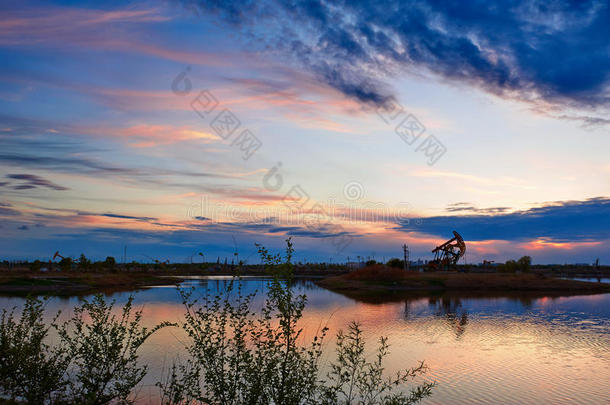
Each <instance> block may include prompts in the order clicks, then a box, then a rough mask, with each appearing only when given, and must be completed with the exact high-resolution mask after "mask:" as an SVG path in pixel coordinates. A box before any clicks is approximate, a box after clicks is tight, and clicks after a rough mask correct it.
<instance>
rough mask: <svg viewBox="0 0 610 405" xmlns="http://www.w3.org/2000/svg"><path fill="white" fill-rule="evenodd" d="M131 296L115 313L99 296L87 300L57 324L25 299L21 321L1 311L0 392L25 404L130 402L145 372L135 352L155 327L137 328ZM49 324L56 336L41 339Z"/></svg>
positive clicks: (40, 307)
mask: <svg viewBox="0 0 610 405" xmlns="http://www.w3.org/2000/svg"><path fill="white" fill-rule="evenodd" d="M132 300H133V298H129V300H128V302H127V304H126V305H125V306H124V307H123V310H122V313H121V315H120V316H119V317H117V316H115V315H113V314H112V308H113V306H114V301H113V302H111V303H106V301H105V300H104V298H103V296H102V295H96V296H95V297H94V298H93V299H92V300H91V301H87V300H85V301H84V302H83V303H82V304H81V305H80V306H77V307H76V308H75V310H74V313H75V314H74V316H73V317H72V318H71V319H69V320H68V321H66V322H64V323H63V324H61V325H58V324H57V323H56V321H57V319H58V317H59V314H58V315H57V316H56V317H55V319H54V320H53V322H52V323H51V325H50V326H45V324H44V322H43V302H42V301H41V300H39V299H36V298H28V299H27V301H26V303H25V306H24V309H23V312H22V314H21V319H20V320H18V321H17V320H15V317H14V313H13V312H10V313H9V312H6V311H4V312H3V314H2V318H1V319H0V360H1V362H0V364H2V367H0V396H1V397H4V398H8V399H10V400H11V401H13V402H16V403H26V404H36V405H40V404H82V405H89V404H91V405H93V404H107V403H111V402H118V403H122V404H127V403H132V402H133V401H132V400H131V399H130V394H131V392H132V390H133V388H134V387H135V386H136V385H137V384H138V383H139V382H140V381H141V380H142V378H143V377H144V375H145V374H146V370H147V366H146V365H139V364H138V354H137V351H138V349H139V348H140V346H141V345H142V344H143V343H144V342H145V341H146V339H148V337H150V335H151V334H152V333H154V332H155V331H156V330H157V329H159V328H161V327H164V326H167V325H168V324H167V323H163V324H160V325H158V326H156V327H154V328H152V329H146V328H142V327H141V326H140V324H141V319H142V313H141V311H137V312H136V313H135V314H132ZM50 328H53V329H54V330H55V331H56V332H57V333H58V335H59V340H58V342H57V343H56V344H55V345H54V346H51V345H49V344H48V343H45V340H47V339H48V333H49V330H50Z"/></svg>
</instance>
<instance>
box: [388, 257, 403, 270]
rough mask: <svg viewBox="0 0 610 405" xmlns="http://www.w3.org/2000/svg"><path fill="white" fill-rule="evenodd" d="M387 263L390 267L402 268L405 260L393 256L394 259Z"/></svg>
mask: <svg viewBox="0 0 610 405" xmlns="http://www.w3.org/2000/svg"><path fill="white" fill-rule="evenodd" d="M387 265H388V266H390V267H396V268H399V269H402V268H403V267H404V260H400V259H397V258H392V259H390V260H388V263H387Z"/></svg>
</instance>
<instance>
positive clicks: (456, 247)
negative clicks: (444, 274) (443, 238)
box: [428, 231, 466, 271]
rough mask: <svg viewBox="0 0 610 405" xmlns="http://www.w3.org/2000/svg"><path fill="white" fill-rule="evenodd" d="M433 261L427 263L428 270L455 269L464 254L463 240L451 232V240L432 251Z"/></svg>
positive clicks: (464, 244)
mask: <svg viewBox="0 0 610 405" xmlns="http://www.w3.org/2000/svg"><path fill="white" fill-rule="evenodd" d="M432 253H434V260H432V261H430V262H429V263H428V270H429V271H435V270H449V269H453V268H455V266H456V265H457V263H458V260H460V258H461V257H462V256H464V253H466V243H465V242H464V238H462V236H461V235H460V234H459V233H457V232H456V231H453V238H452V239H449V240H448V241H447V242H445V243H443V244H442V245H439V246H437V247H435V248H434V249H433V250H432Z"/></svg>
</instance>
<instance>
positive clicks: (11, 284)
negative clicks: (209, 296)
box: [0, 271, 181, 295]
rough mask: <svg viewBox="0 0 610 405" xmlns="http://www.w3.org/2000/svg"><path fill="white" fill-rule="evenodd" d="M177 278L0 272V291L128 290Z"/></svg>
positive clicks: (76, 292)
mask: <svg viewBox="0 0 610 405" xmlns="http://www.w3.org/2000/svg"><path fill="white" fill-rule="evenodd" d="M179 281H181V280H180V279H176V278H168V277H163V275H162V274H156V273H148V272H133V273H112V272H104V273H92V272H91V273H89V272H82V273H81V272H76V271H74V272H70V273H63V274H43V273H31V274H27V275H24V274H15V273H12V274H11V273H0V293H4V294H31V293H39V294H51V295H81V294H90V293H92V292H114V291H128V290H133V289H136V288H140V287H146V286H151V285H171V284H176V283H177V282H179Z"/></svg>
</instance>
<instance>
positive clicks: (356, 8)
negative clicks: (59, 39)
mask: <svg viewBox="0 0 610 405" xmlns="http://www.w3.org/2000/svg"><path fill="white" fill-rule="evenodd" d="M182 3H183V4H185V5H186V6H187V7H188V8H189V9H193V10H197V11H198V13H200V14H201V15H205V16H208V17H211V18H213V19H220V20H222V21H224V22H225V23H227V24H229V25H230V26H232V27H233V28H234V29H236V30H240V32H242V34H244V36H245V37H246V38H248V39H249V44H251V45H257V44H258V46H259V47H261V48H262V49H273V50H274V51H281V52H285V53H286V54H288V55H289V56H290V57H291V58H292V59H293V60H294V61H296V62H297V63H299V64H300V65H301V66H303V67H305V68H307V69H309V70H310V71H313V72H314V73H315V74H317V75H318V77H319V78H321V79H322V80H324V81H325V82H327V83H328V84H329V85H331V86H333V87H335V88H336V89H338V90H339V91H341V92H343V93H344V94H345V95H347V96H349V97H352V98H355V99H357V100H359V101H361V102H367V103H372V104H377V105H380V104H383V103H384V102H385V101H387V100H388V99H389V98H391V97H392V94H391V92H388V91H386V90H384V89H383V88H382V87H380V86H379V85H375V84H374V82H367V80H366V79H365V78H366V77H383V76H386V75H387V74H388V73H389V74H393V73H397V72H400V71H405V70H410V69H411V68H412V67H423V68H425V69H427V70H428V71H431V72H434V73H436V74H439V75H440V76H442V77H444V78H446V79H449V80H454V81H459V82H467V83H470V84H472V85H475V86H478V87H480V88H482V89H484V90H486V91H488V92H490V93H493V94H499V95H507V96H510V97H517V98H521V99H526V100H537V99H542V100H545V101H550V102H552V103H557V104H561V105H564V106H576V107H599V106H604V107H607V106H608V105H609V104H610V96H609V95H608V92H607V90H605V89H606V88H607V86H608V84H609V83H610V75H609V72H610V41H609V40H608V38H610V5H609V4H608V2H606V1H601V0H591V1H578V2H575V1H552V2H549V1H543V0H529V1H522V2H509V1H499V0H492V1H488V0H485V1H483V0H480V1H468V2H464V1H457V0H454V1H440V0H421V1H398V0H395V1H378V2H370V1H352V0H350V1H347V0H343V1H342V0H339V1H332V2H331V1H328V2H327V1H317V0H302V1H299V0H293V1H279V0H277V1H276V0H266V1H260V2H251V1H247V2H241V1H224V2H218V1H212V0H210V1H207V0H183V1H182ZM364 82H365V83H367V84H366V85H362V83H364ZM591 120H592V121H591V122H594V121H597V120H599V118H596V117H591ZM602 121H603V119H602ZM602 123H604V122H602Z"/></svg>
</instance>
